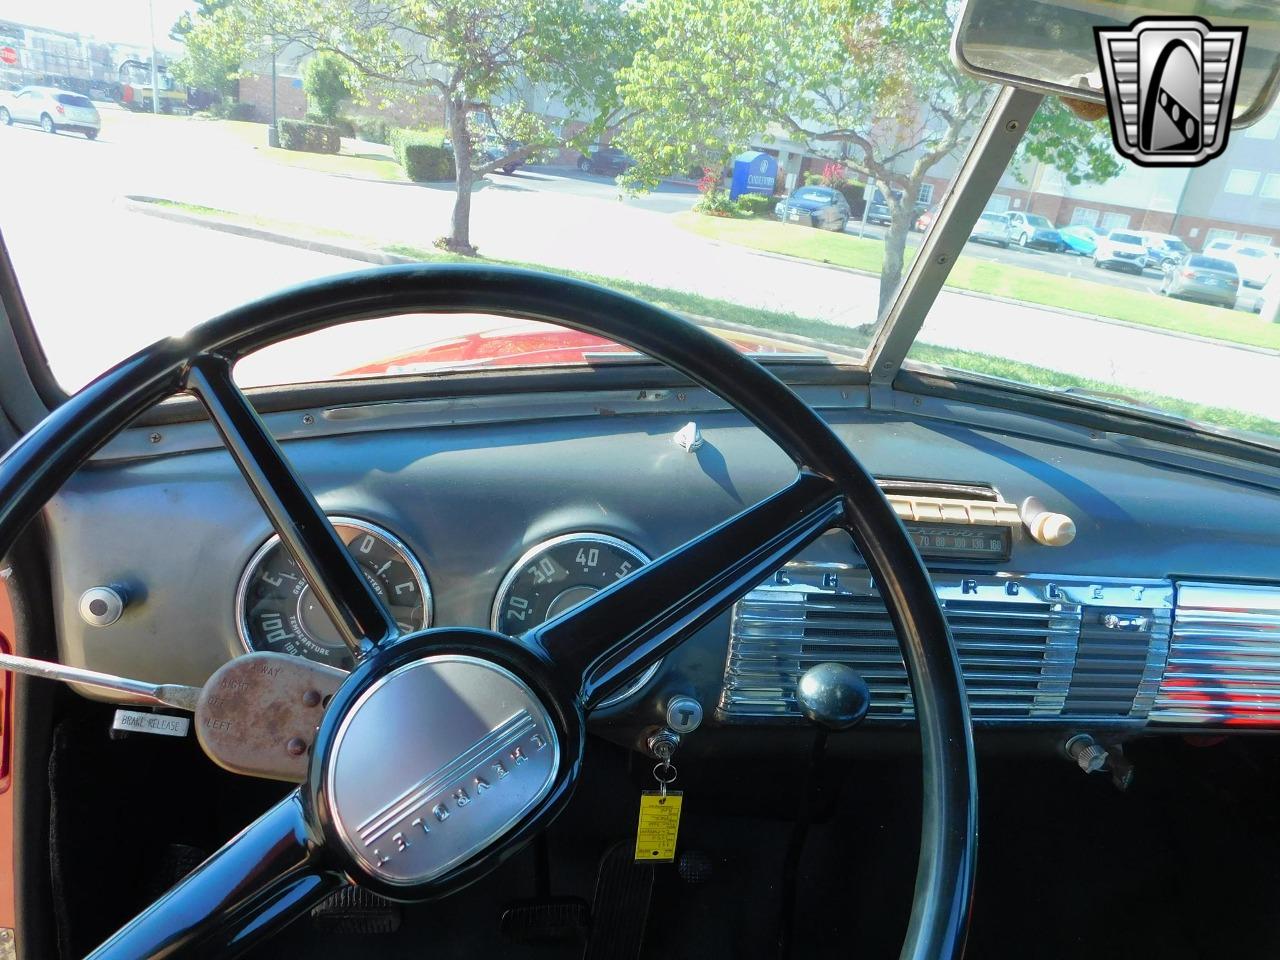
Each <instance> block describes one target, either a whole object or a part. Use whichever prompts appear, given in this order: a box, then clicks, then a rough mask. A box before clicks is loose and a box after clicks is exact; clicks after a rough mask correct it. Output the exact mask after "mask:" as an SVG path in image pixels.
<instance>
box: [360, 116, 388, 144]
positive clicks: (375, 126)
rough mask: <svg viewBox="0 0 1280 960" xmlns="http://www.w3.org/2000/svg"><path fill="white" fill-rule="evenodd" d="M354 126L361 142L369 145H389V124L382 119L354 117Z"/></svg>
mask: <svg viewBox="0 0 1280 960" xmlns="http://www.w3.org/2000/svg"><path fill="white" fill-rule="evenodd" d="M353 122H354V123H355V125H356V133H358V134H359V135H360V139H361V140H368V141H369V142H370V143H389V142H390V137H391V124H389V123H388V122H387V121H386V119H385V118H383V117H356V118H355V120H354V121H353Z"/></svg>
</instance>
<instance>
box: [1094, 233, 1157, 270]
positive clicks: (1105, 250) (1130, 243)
mask: <svg viewBox="0 0 1280 960" xmlns="http://www.w3.org/2000/svg"><path fill="white" fill-rule="evenodd" d="M1093 265H1094V266H1095V267H1106V268H1107V269H1108V270H1110V269H1112V268H1114V267H1121V268H1123V269H1125V270H1128V271H1130V272H1131V273H1137V274H1141V273H1142V271H1143V270H1145V269H1147V244H1146V242H1145V241H1143V239H1142V237H1141V236H1139V235H1138V234H1137V233H1136V232H1134V231H1133V230H1112V231H1111V232H1110V233H1108V234H1107V235H1106V236H1105V237H1099V238H1098V245H1097V247H1095V248H1094V251H1093Z"/></svg>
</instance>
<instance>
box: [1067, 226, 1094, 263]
mask: <svg viewBox="0 0 1280 960" xmlns="http://www.w3.org/2000/svg"><path fill="white" fill-rule="evenodd" d="M1058 234H1059V236H1061V237H1062V243H1063V245H1064V247H1065V248H1066V252H1067V253H1075V254H1078V255H1080V256H1082V257H1092V256H1093V251H1094V250H1096V249H1097V248H1098V238H1099V237H1100V236H1102V234H1100V233H1099V232H1098V231H1097V230H1095V229H1093V227H1088V226H1085V225H1084V224H1074V225H1072V226H1070V227H1063V228H1062V229H1061V230H1059V231H1058Z"/></svg>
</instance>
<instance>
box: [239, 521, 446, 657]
mask: <svg viewBox="0 0 1280 960" xmlns="http://www.w3.org/2000/svg"><path fill="white" fill-rule="evenodd" d="M329 519H330V521H331V522H332V523H333V528H334V529H335V530H336V531H337V532H338V536H339V537H340V538H341V539H342V542H343V543H345V544H346V545H347V549H348V550H349V551H350V552H351V556H352V557H354V558H355V561H356V563H357V565H358V566H359V567H360V570H361V571H362V572H363V573H364V575H365V577H366V578H367V579H368V581H369V583H370V584H371V585H372V586H373V589H374V592H375V593H377V595H378V597H379V599H380V600H381V601H382V602H383V604H384V605H385V606H386V607H387V609H388V610H389V611H390V612H391V616H392V617H393V618H394V619H395V621H396V623H397V624H398V625H399V626H400V629H401V631H403V632H405V633H410V632H412V631H414V630H421V629H423V628H424V627H427V626H429V625H430V623H431V587H430V585H429V584H428V583H427V575H426V573H425V572H424V571H423V569H422V566H421V565H420V564H419V563H418V561H417V560H416V559H414V556H413V554H412V553H410V552H409V549H408V548H407V547H406V546H405V545H404V544H403V543H401V542H400V541H399V540H398V539H397V538H396V537H395V536H393V535H392V534H391V533H390V532H389V531H387V530H384V529H383V528H382V527H378V526H375V525H374V524H372V523H367V522H365V521H364V520H354V519H352V518H350V517H330V518H329ZM236 623H237V626H238V628H239V631H240V639H241V641H242V642H243V643H244V646H245V649H247V650H250V651H253V650H269V651H272V652H275V653H287V654H291V655H293V656H297V657H306V658H307V659H308V660H315V661H317V662H318V663H327V664H329V665H330V666H334V667H339V668H341V669H343V670H350V669H351V668H352V666H353V665H354V661H353V659H352V657H351V651H350V650H348V649H347V646H346V644H344V643H343V642H342V637H341V636H340V635H339V633H338V629H337V627H335V626H334V625H333V621H331V620H330V619H329V617H328V615H327V614H326V613H325V612H324V609H323V608H322V607H321V606H320V604H319V602H318V601H317V599H316V596H315V593H314V592H313V591H312V589H311V585H310V584H309V583H307V581H306V579H304V578H303V576H302V571H301V570H299V569H298V565H297V564H296V563H294V560H293V557H292V556H290V554H289V551H288V550H286V549H285V547H284V545H283V544H282V543H281V542H280V537H279V536H273V537H272V538H271V539H270V540H268V541H267V542H266V543H264V544H263V545H262V546H261V547H259V548H258V551H257V552H256V553H255V554H254V555H253V557H252V558H251V559H250V560H249V564H248V566H247V567H245V571H244V573H243V574H242V575H241V577H240V587H239V589H238V590H237V591H236Z"/></svg>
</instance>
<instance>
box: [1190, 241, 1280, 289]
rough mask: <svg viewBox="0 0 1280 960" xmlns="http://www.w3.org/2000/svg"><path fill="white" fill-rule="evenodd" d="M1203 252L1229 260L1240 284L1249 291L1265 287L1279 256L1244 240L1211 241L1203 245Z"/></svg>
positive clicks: (1257, 244) (1265, 247)
mask: <svg viewBox="0 0 1280 960" xmlns="http://www.w3.org/2000/svg"><path fill="white" fill-rule="evenodd" d="M1203 252H1204V253H1208V254H1211V255H1212V256H1214V257H1218V258H1219V259H1222V260H1230V261H1231V262H1232V263H1233V264H1235V267H1236V271H1237V272H1238V273H1239V274H1240V282H1241V283H1242V284H1243V285H1244V286H1246V287H1248V288H1249V289H1251V290H1261V289H1262V288H1263V287H1265V286H1266V285H1267V281H1268V280H1270V279H1271V275H1272V274H1273V273H1274V272H1275V269H1276V261H1277V257H1278V256H1280V254H1278V253H1277V251H1275V250H1273V249H1271V248H1270V247H1267V246H1263V245H1262V244H1260V243H1250V242H1248V241H1245V240H1213V241H1211V242H1209V243H1207V244H1205V247H1204V250H1203Z"/></svg>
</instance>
